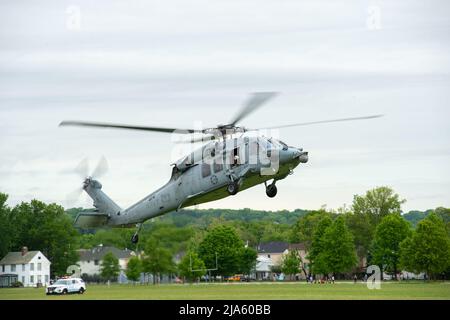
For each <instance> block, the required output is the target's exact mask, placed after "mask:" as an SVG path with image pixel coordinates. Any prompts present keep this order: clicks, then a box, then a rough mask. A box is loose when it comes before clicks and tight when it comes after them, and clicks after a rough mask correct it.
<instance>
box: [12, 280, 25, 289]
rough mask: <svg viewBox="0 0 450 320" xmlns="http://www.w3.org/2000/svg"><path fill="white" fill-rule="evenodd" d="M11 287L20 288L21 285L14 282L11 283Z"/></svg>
mask: <svg viewBox="0 0 450 320" xmlns="http://www.w3.org/2000/svg"><path fill="white" fill-rule="evenodd" d="M11 287H12V288H22V287H23V283H22V282H20V281H16V282H13V283H11Z"/></svg>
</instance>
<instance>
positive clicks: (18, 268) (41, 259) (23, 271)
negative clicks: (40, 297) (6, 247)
mask: <svg viewBox="0 0 450 320" xmlns="http://www.w3.org/2000/svg"><path fill="white" fill-rule="evenodd" d="M50 264H51V262H50V261H49V260H48V259H47V258H46V257H45V256H44V254H43V253H42V252H41V251H28V248H27V247H23V248H22V250H21V251H19V252H10V253H8V254H7V255H6V256H5V257H4V258H3V259H2V260H0V287H9V286H10V285H11V284H12V283H14V282H17V281H20V282H21V283H22V284H23V285H24V286H25V287H34V286H37V285H44V286H47V285H48V284H49V282H50Z"/></svg>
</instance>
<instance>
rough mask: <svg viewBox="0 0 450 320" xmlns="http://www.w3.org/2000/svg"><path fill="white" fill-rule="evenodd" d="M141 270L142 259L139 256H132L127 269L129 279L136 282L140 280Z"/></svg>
mask: <svg viewBox="0 0 450 320" xmlns="http://www.w3.org/2000/svg"><path fill="white" fill-rule="evenodd" d="M141 270H142V264H141V260H140V259H139V258H138V257H136V256H133V257H131V258H130V260H128V264H127V270H126V272H125V274H126V276H127V278H128V280H131V281H133V282H136V281H138V280H139V278H140V276H141Z"/></svg>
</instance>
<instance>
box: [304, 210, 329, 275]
mask: <svg viewBox="0 0 450 320" xmlns="http://www.w3.org/2000/svg"><path fill="white" fill-rule="evenodd" d="M332 224H333V220H331V218H330V217H329V216H323V217H322V218H321V220H320V221H319V222H318V224H317V226H316V227H315V228H314V231H313V237H312V239H311V247H310V250H309V253H308V260H309V264H310V270H309V271H310V272H312V273H323V271H326V265H322V264H323V262H321V261H319V260H318V257H319V254H320V253H321V252H323V251H324V250H325V246H324V245H323V236H324V234H325V231H326V230H327V228H328V227H330V226H331V225H332Z"/></svg>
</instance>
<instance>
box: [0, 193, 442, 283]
mask: <svg viewBox="0 0 450 320" xmlns="http://www.w3.org/2000/svg"><path fill="white" fill-rule="evenodd" d="M6 202H7V195H6V194H1V193H0V256H4V255H5V254H6V253H7V252H9V251H18V250H19V249H20V247H21V246H24V245H26V246H28V247H29V248H30V249H31V250H40V251H42V252H43V253H44V254H45V255H46V256H47V257H48V258H49V259H50V261H52V276H54V275H62V274H64V273H65V272H66V268H67V266H69V265H71V264H74V263H76V262H77V260H78V256H77V253H76V250H77V249H79V248H83V249H89V248H92V247H93V246H96V245H98V244H103V245H110V246H115V247H117V248H120V249H125V248H129V249H133V250H134V249H136V248H134V246H133V245H132V244H131V241H130V239H131V235H132V234H133V232H134V229H126V228H123V229H122V228H118V229H105V230H97V231H94V230H92V231H88V232H85V231H80V230H76V229H75V228H74V227H73V225H72V222H73V218H74V216H75V213H76V212H78V211H80V209H69V210H67V212H65V210H64V208H63V207H62V206H59V205H57V204H45V203H43V202H41V201H38V200H32V201H30V202H23V203H21V204H18V205H16V206H15V207H13V208H10V207H9V206H8V205H7V203H6ZM403 203H404V200H402V199H400V197H399V196H398V194H396V193H395V192H394V191H393V190H392V189H390V188H388V187H379V188H375V189H372V190H369V191H367V192H366V193H365V194H363V195H355V196H354V199H353V202H352V205H351V207H349V208H345V207H344V208H339V209H337V210H327V209H326V208H325V207H324V208H321V209H319V210H312V211H307V210H295V211H292V212H289V211H281V212H264V211H252V210H250V209H244V210H212V209H210V210H185V211H183V212H182V213H170V214H168V215H165V216H162V217H160V218H157V219H154V220H151V221H148V222H146V223H145V224H144V226H143V228H142V231H141V234H140V239H141V240H140V243H139V246H140V248H138V250H137V252H142V254H139V256H138V257H135V258H131V259H130V263H129V270H127V274H128V273H129V274H130V276H129V278H130V279H133V274H137V271H140V272H144V273H148V274H153V275H154V277H153V279H158V277H159V276H160V275H162V274H178V275H180V276H182V277H185V278H186V279H188V280H191V281H194V280H195V279H198V278H199V277H201V276H203V275H205V274H206V270H209V272H208V273H209V274H211V275H212V276H215V275H224V276H227V275H233V274H246V273H250V271H251V270H252V269H253V268H254V266H255V264H256V256H257V253H256V251H255V250H254V249H253V248H255V247H256V246H257V245H258V244H260V243H263V242H269V241H286V242H289V243H302V244H304V246H305V249H306V251H307V253H308V254H307V259H308V260H309V264H306V263H305V261H301V260H302V259H301V257H300V256H299V255H298V253H297V252H296V251H295V250H291V252H290V254H289V255H287V256H286V257H284V258H283V262H282V265H280V266H279V269H280V270H279V271H280V272H283V273H285V274H287V275H294V274H296V273H299V272H303V273H305V274H307V273H314V274H343V273H351V272H356V270H357V269H358V266H359V265H361V264H363V263H364V262H365V264H377V265H379V266H380V267H381V268H382V269H383V270H384V271H385V272H388V273H392V274H393V275H394V276H396V275H397V274H398V272H399V270H408V271H411V272H416V273H418V272H426V273H427V274H428V275H429V276H430V277H434V278H437V277H442V276H445V275H447V274H448V271H449V266H450V254H449V253H450V245H449V234H450V218H449V217H450V209H446V208H436V209H434V210H429V211H427V212H425V213H420V212H412V213H411V214H406V215H402V211H401V205H402V204H403ZM220 212H222V213H220ZM408 215H409V216H408ZM411 217H413V222H411V220H409V221H408V220H407V219H409V218H411ZM177 218H179V220H178V221H177ZM410 222H411V223H410ZM177 253H184V257H183V258H182V259H181V260H180V261H177V262H178V263H177V264H176V263H175V262H174V259H173V257H174V256H175V255H176V254H177ZM216 257H217V263H216ZM108 259H109V258H108ZM108 259H106V261H107V262H108ZM105 270H107V268H106V269H105ZM113 270H116V269H114V268H113ZM105 277H107V275H106V274H105Z"/></svg>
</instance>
